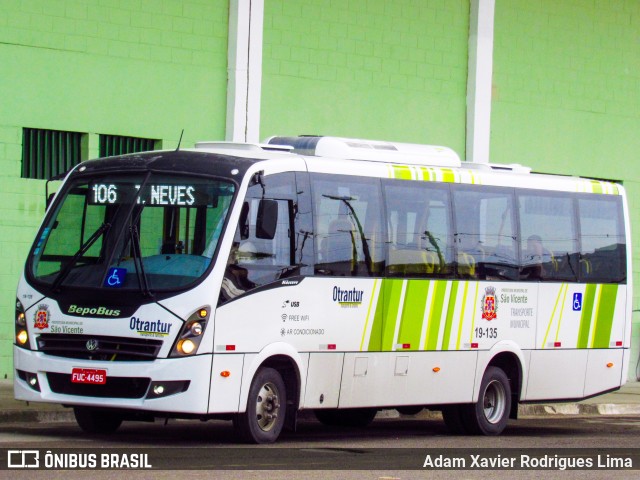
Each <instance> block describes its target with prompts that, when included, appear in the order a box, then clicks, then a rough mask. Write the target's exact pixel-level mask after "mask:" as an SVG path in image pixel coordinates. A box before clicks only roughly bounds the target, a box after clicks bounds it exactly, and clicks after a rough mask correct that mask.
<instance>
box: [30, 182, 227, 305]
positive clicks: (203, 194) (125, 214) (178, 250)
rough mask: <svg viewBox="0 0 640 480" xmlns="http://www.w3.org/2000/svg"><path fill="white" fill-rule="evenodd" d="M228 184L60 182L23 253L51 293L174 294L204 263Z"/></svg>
mask: <svg viewBox="0 0 640 480" xmlns="http://www.w3.org/2000/svg"><path fill="white" fill-rule="evenodd" d="M234 191H235V186H234V184H233V183H231V182H227V181H223V180H216V179H207V178H203V177H188V176H179V175H167V174H156V173H146V174H145V173H142V174H135V175H122V174H120V175H114V174H110V175H101V176H95V177H91V178H87V177H83V178H80V179H77V180H75V181H72V182H71V183H70V184H68V185H67V186H66V187H65V189H64V191H63V192H62V194H61V199H60V200H59V201H58V202H56V205H55V206H54V210H53V212H52V214H51V215H50V216H49V217H48V219H47V221H46V224H45V225H44V227H43V229H42V231H41V233H40V235H39V237H38V239H37V241H36V243H35V245H34V247H33V249H32V253H31V256H30V271H31V274H32V275H33V277H34V278H35V279H36V280H37V281H39V282H42V283H44V284H48V285H50V286H51V287H52V288H53V289H54V290H57V289H59V288H64V287H92V288H109V289H124V290H140V291H142V292H143V293H147V294H149V293H151V292H152V291H156V290H165V291H166V290H174V289H180V288H183V287H186V286H187V285H190V284H192V283H194V282H195V281H196V280H197V279H199V278H200V277H201V276H202V275H203V274H204V273H205V272H206V271H207V268H208V267H209V265H210V264H211V261H212V258H213V256H214V253H215V251H216V247H217V244H218V240H219V239H220V236H221V234H222V227H223V224H224V221H225V219H226V217H227V214H228V212H229V207H230V205H231V200H232V197H233V194H234Z"/></svg>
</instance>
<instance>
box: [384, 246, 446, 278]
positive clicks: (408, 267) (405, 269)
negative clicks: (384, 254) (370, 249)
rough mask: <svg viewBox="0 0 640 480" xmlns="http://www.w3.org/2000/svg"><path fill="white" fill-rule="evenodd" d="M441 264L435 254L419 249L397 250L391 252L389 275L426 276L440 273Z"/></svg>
mask: <svg viewBox="0 0 640 480" xmlns="http://www.w3.org/2000/svg"><path fill="white" fill-rule="evenodd" d="M439 269H440V264H439V262H438V258H437V255H436V254H435V253H433V252H428V251H426V250H417V249H408V248H407V249H397V250H391V251H390V252H389V269H388V271H389V273H392V274H399V275H403V276H408V277H411V276H424V275H428V274H433V273H438V271H439Z"/></svg>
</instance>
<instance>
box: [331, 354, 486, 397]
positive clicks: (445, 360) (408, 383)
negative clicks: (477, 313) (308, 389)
mask: <svg viewBox="0 0 640 480" xmlns="http://www.w3.org/2000/svg"><path fill="white" fill-rule="evenodd" d="M477 356H478V353H477V352H462V351H461V352H406V353H404V352H403V353H400V352H376V353H373V352H371V353H370V352H362V353H347V354H345V361H344V369H343V373H342V384H341V386H340V402H339V406H340V407H342V408H352V407H375V406H378V407H385V406H387V407H394V406H401V405H425V404H439V403H468V402H471V398H472V396H473V387H474V385H473V376H474V372H475V368H476V361H477Z"/></svg>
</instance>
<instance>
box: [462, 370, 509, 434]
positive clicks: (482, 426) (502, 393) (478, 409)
mask: <svg viewBox="0 0 640 480" xmlns="http://www.w3.org/2000/svg"><path fill="white" fill-rule="evenodd" d="M464 407H465V408H463V411H462V418H463V422H464V426H465V428H466V430H467V432H468V433H471V434H474V435H500V434H501V433H502V431H503V430H504V429H505V427H506V426H507V421H508V420H509V413H510V412H511V384H510V383H509V378H508V377H507V375H506V374H505V373H504V371H502V369H500V368H498V367H489V368H487V370H486V371H485V372H484V375H483V377H482V383H481V384H480V394H479V395H478V401H477V402H476V403H474V404H471V405H465V406H464Z"/></svg>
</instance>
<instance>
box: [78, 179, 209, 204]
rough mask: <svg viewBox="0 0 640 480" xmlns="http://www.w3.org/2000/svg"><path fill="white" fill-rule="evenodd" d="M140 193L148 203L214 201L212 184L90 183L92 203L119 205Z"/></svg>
mask: <svg viewBox="0 0 640 480" xmlns="http://www.w3.org/2000/svg"><path fill="white" fill-rule="evenodd" d="M138 193H139V196H138V198H137V200H136V201H137V203H138V204H141V205H147V206H163V207H164V206H176V207H195V206H203V205H208V204H210V203H211V197H212V195H211V193H212V192H211V188H210V186H209V185H203V184H199V185H198V184H191V185H190V184H147V185H145V186H144V188H143V189H142V190H140V185H135V184H131V183H126V184H119V183H93V184H91V185H90V187H89V192H88V196H89V204H91V205H115V204H119V203H123V202H129V201H131V198H132V197H133V195H136V194H138Z"/></svg>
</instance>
